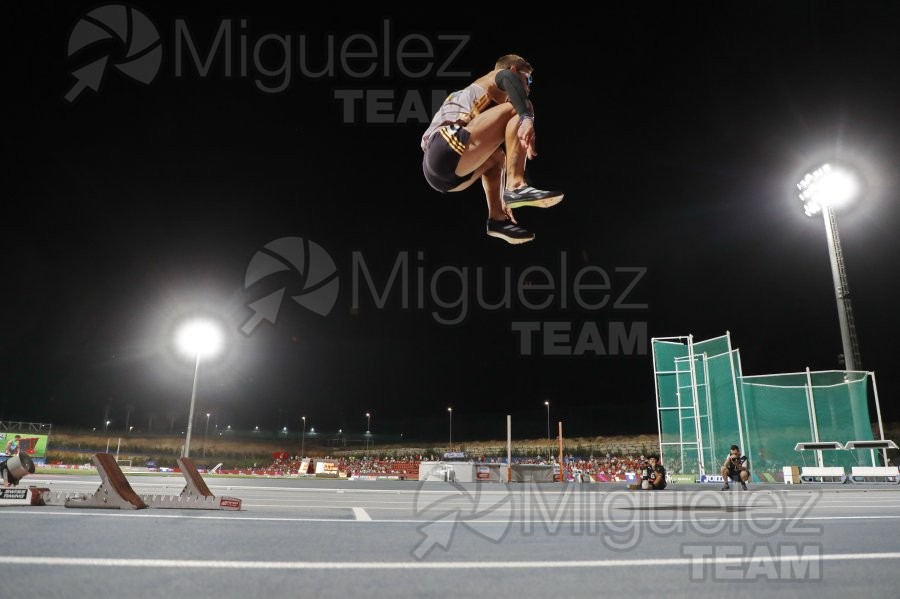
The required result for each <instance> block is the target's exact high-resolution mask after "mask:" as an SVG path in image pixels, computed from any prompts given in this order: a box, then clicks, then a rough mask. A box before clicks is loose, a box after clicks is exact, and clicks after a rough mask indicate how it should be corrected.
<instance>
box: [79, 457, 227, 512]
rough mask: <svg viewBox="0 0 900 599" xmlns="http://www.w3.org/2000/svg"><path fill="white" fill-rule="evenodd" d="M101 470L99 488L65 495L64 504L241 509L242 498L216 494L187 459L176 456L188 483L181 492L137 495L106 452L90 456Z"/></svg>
mask: <svg viewBox="0 0 900 599" xmlns="http://www.w3.org/2000/svg"><path fill="white" fill-rule="evenodd" d="M92 460H93V462H94V465H96V466H97V472H99V473H100V480H101V481H102V482H101V484H100V488H99V489H97V491H96V492H95V493H94V494H93V495H88V496H78V497H67V498H66V499H65V506H66V507H72V508H110V509H122V510H141V509H145V508H148V507H149V508H163V509H165V508H168V509H188V510H190V509H193V510H240V509H241V500H240V499H238V498H236V497H224V496H223V497H216V496H215V495H213V494H212V491H210V490H209V487H208V486H206V482H205V481H204V480H203V477H201V476H200V473H199V472H197V467H196V466H195V465H194V462H193V461H192V460H191V459H190V458H178V466H179V468H180V469H181V474H182V475H183V476H184V478H185V481H186V482H187V484H186V485H185V486H184V489H183V490H182V491H181V494H180V495H138V494H137V493H136V492H135V491H134V489H132V488H131V485H130V484H129V483H128V480H127V479H126V478H125V474H123V473H122V469H121V468H119V464H117V463H116V460H115V458H113V456H112V455H110V454H108V453H98V454H95V455H94V456H93V458H92Z"/></svg>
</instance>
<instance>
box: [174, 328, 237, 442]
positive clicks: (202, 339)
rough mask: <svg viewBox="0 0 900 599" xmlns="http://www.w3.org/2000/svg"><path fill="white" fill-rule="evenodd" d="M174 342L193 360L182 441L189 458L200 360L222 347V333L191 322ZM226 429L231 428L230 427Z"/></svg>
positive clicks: (179, 331)
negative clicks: (185, 426) (191, 379)
mask: <svg viewBox="0 0 900 599" xmlns="http://www.w3.org/2000/svg"><path fill="white" fill-rule="evenodd" d="M175 341H176V343H177V345H178V349H180V350H181V352H182V353H184V354H185V355H186V356H190V357H192V358H194V359H195V366H194V384H193V387H192V388H191V407H190V410H189V411H188V425H187V435H186V436H185V439H184V457H186V458H189V457H191V429H192V427H193V424H194V405H195V404H196V403H197V375H198V374H199V373H200V358H201V357H211V356H214V355H215V354H216V353H217V352H218V351H219V350H220V349H221V347H222V331H221V329H219V327H218V326H216V325H215V324H213V323H212V322H211V321H208V320H192V321H189V322H187V323H185V324H184V325H182V326H181V327H180V328H179V330H178V333H177V336H176V338H175ZM228 428H231V427H230V426H229V427H228Z"/></svg>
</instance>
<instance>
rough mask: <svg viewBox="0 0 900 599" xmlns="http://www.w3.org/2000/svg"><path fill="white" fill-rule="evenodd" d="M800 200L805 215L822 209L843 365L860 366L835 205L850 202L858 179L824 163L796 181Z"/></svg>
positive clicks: (854, 367)
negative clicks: (842, 352) (839, 328)
mask: <svg viewBox="0 0 900 599" xmlns="http://www.w3.org/2000/svg"><path fill="white" fill-rule="evenodd" d="M797 189H798V190H799V191H800V195H799V197H800V201H801V202H803V209H804V211H805V212H806V215H807V216H813V215H815V214H817V213H819V212H821V213H822V216H823V219H824V221H825V236H826V237H827V239H828V257H829V259H830V261H831V275H832V279H833V280H834V294H835V299H836V300H837V308H838V322H839V323H840V327H841V344H842V346H843V350H844V368H845V369H846V370H858V369H860V368H862V360H861V359H860V354H859V344H858V342H857V339H856V323H855V322H854V320H853V308H852V306H851V305H850V289H849V287H848V286H847V271H846V269H845V268H844V254H843V252H841V239H840V235H839V234H838V228H837V219H836V218H835V215H834V208H836V207H840V206H843V205H845V204H847V203H849V202H850V201H851V200H852V199H853V196H855V195H856V191H857V183H856V179H855V178H854V176H853V175H852V174H851V173H849V172H847V171H845V170H842V169H839V168H833V167H832V166H831V165H829V164H824V165H822V166H821V167H820V168H818V169H816V170H815V171H813V172H811V173H807V174H806V176H805V177H803V179H801V181H800V182H799V183H797Z"/></svg>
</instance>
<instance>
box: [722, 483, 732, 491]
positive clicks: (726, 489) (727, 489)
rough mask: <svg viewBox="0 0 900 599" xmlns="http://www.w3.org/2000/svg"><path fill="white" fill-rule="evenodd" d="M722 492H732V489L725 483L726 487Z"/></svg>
mask: <svg viewBox="0 0 900 599" xmlns="http://www.w3.org/2000/svg"><path fill="white" fill-rule="evenodd" d="M722 490H723V491H730V490H731V487H729V486H728V483H725V486H724V487H722Z"/></svg>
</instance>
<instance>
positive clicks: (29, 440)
mask: <svg viewBox="0 0 900 599" xmlns="http://www.w3.org/2000/svg"><path fill="white" fill-rule="evenodd" d="M16 435H19V437H20V438H19V451H20V452H21V453H27V454H28V455H29V457H31V458H45V457H47V439H48V438H49V437H50V435H38V434H35V433H14V432H10V431H5V432H0V453H6V445H7V444H8V443H9V442H10V441H12V440H13V439H15V437H16Z"/></svg>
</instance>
